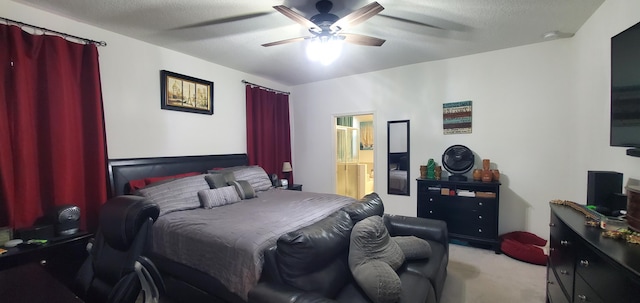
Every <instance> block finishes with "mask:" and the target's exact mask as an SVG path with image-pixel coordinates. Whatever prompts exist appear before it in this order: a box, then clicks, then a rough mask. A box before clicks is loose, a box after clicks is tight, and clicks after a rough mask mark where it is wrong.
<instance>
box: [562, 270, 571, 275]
mask: <svg viewBox="0 0 640 303" xmlns="http://www.w3.org/2000/svg"><path fill="white" fill-rule="evenodd" d="M560 273H561V274H563V275H569V272H568V271H566V270H564V269H563V270H561V271H560Z"/></svg>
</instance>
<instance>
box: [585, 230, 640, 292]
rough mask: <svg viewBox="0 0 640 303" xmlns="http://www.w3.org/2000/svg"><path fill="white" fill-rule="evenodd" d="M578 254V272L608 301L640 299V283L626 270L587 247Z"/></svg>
mask: <svg viewBox="0 0 640 303" xmlns="http://www.w3.org/2000/svg"><path fill="white" fill-rule="evenodd" d="M611 241H613V240H611ZM577 256H578V257H577V259H576V274H577V275H579V276H580V277H581V278H582V279H584V281H585V282H586V283H587V284H588V285H590V286H591V287H592V288H593V291H594V292H595V293H597V294H598V295H599V297H601V298H603V299H605V300H606V301H608V302H638V301H640V299H639V298H640V284H639V283H638V282H636V281H634V280H632V279H631V278H630V277H629V276H627V274H625V272H626V271H623V270H622V269H619V268H618V267H617V266H616V267H614V266H613V265H612V264H611V263H609V262H608V261H607V260H606V259H605V258H603V257H601V256H600V255H598V254H596V252H595V251H593V250H592V249H587V248H586V247H585V249H580V250H579V251H578V252H577ZM576 294H578V290H577V289H576Z"/></svg>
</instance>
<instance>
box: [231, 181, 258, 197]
mask: <svg viewBox="0 0 640 303" xmlns="http://www.w3.org/2000/svg"><path fill="white" fill-rule="evenodd" d="M229 185H231V186H233V187H234V188H235V189H236V192H237V193H238V196H240V199H242V200H245V199H252V198H255V197H257V196H258V195H256V191H255V190H253V187H251V184H249V181H245V180H240V181H231V182H229Z"/></svg>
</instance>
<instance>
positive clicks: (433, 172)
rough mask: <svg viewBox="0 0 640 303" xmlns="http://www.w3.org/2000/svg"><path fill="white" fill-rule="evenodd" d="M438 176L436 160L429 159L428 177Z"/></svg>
mask: <svg viewBox="0 0 640 303" xmlns="http://www.w3.org/2000/svg"><path fill="white" fill-rule="evenodd" d="M435 178H436V161H434V160H433V159H429V161H427V179H435Z"/></svg>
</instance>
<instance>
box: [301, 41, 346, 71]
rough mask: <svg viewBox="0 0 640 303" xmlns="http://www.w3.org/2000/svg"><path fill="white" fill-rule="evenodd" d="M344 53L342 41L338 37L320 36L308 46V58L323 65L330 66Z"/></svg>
mask: <svg viewBox="0 0 640 303" xmlns="http://www.w3.org/2000/svg"><path fill="white" fill-rule="evenodd" d="M341 53H342V39H341V38H340V37H336V36H318V37H314V38H312V39H310V40H309V42H308V44H307V58H308V59H309V60H311V61H314V62H320V63H322V64H323V65H329V64H331V63H332V62H333V61H335V60H336V59H338V57H340V54H341Z"/></svg>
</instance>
